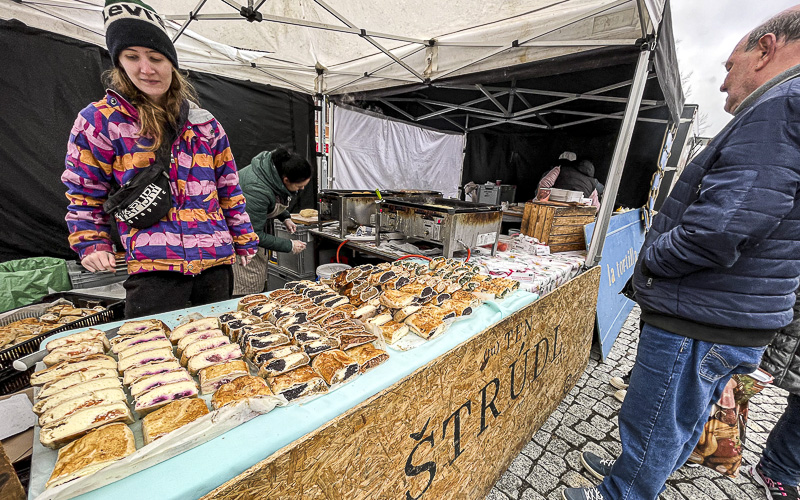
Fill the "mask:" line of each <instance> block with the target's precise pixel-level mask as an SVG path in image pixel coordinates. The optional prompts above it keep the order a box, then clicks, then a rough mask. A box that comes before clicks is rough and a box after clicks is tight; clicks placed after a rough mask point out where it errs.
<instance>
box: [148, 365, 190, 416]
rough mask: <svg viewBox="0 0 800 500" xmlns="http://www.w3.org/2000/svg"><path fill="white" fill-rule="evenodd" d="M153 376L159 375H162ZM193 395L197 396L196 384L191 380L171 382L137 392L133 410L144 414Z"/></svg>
mask: <svg viewBox="0 0 800 500" xmlns="http://www.w3.org/2000/svg"><path fill="white" fill-rule="evenodd" d="M154 376H155V377H161V376H163V375H154ZM195 396H197V385H196V384H195V383H194V381H193V380H184V381H182V382H173V383H171V384H165V385H162V386H159V387H156V388H154V389H150V390H149V391H147V392H143V393H141V394H139V395H138V396H137V397H136V403H135V404H134V410H136V413H138V414H139V415H145V414H147V413H150V412H151V411H153V410H157V409H159V408H161V407H162V406H165V405H168V404H169V403H171V402H172V401H175V400H177V399H184V398H193V397H195Z"/></svg>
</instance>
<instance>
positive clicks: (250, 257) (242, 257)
mask: <svg viewBox="0 0 800 500" xmlns="http://www.w3.org/2000/svg"><path fill="white" fill-rule="evenodd" d="M253 257H255V254H251V255H240V256H239V264H241V265H242V267H247V264H249V263H250V261H251V260H253Z"/></svg>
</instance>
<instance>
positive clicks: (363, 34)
mask: <svg viewBox="0 0 800 500" xmlns="http://www.w3.org/2000/svg"><path fill="white" fill-rule="evenodd" d="M314 2H315V3H316V4H317V5H319V6H320V7H322V8H323V9H325V10H326V11H328V13H329V14H331V15H332V16H333V17H335V18H336V19H338V20H339V21H341V22H342V23H344V24H346V25H347V26H349V27H350V28H355V27H356V25H355V24H353V23H351V22H350V21H348V20H347V19H346V18H345V17H344V16H343V15H341V14H339V13H338V12H336V10H335V9H334V8H333V7H331V6H330V5H328V4H327V3H325V2H324V1H323V0H314ZM359 35H360V36H361V38H363V39H364V40H366V41H368V42H369V43H371V44H372V45H373V46H374V47H375V48H376V49H378V50H380V51H381V52H383V53H384V54H386V55H387V56H389V57H390V58H392V59H393V60H394V62H396V63H397V64H399V65H400V66H402V67H403V68H404V69H405V70H406V71H408V72H409V73H411V74H412V75H414V76H416V77H417V78H419V79H420V81H422V82H424V81H425V77H424V76H422V75H421V74H420V73H419V72H417V70H415V69H414V68H412V67H411V66H409V65H408V64H406V63H404V62H403V61H402V60H401V59H400V58H398V57H397V56H396V55H394V54H392V52H391V51H390V50H388V49H386V48H385V47H384V46H383V45H381V44H379V43H378V42H376V41H375V40H374V39H373V38H372V37H371V36H370V35H369V34H367V30H360V33H359Z"/></svg>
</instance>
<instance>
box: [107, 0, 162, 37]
mask: <svg viewBox="0 0 800 500" xmlns="http://www.w3.org/2000/svg"><path fill="white" fill-rule="evenodd" d="M125 18H128V19H139V20H142V21H147V22H150V23H152V24H155V25H157V26H159V27H160V28H161V29H163V30H166V29H167V28H166V26H165V25H164V21H163V20H162V19H161V16H159V15H158V14H156V13H155V12H154V11H152V10H149V9H146V8H144V7H142V6H141V5H140V4H135V3H127V2H119V3H115V4H112V5H109V6H108V7H106V8H105V9H103V23H104V24H105V25H106V26H108V23H109V22H110V21H112V20H113V21H116V20H118V19H125Z"/></svg>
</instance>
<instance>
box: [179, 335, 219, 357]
mask: <svg viewBox="0 0 800 500" xmlns="http://www.w3.org/2000/svg"><path fill="white" fill-rule="evenodd" d="M224 335H225V334H224V333H222V330H203V331H199V332H194V333H190V334H189V335H186V336H185V337H183V338H182V339H180V340H179V341H178V345H177V348H178V356H180V355H182V354H183V351H184V350H185V349H186V348H187V347H189V345H191V344H193V343H194V342H196V341H198V340H205V339H210V338H213V337H223V336H224Z"/></svg>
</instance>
